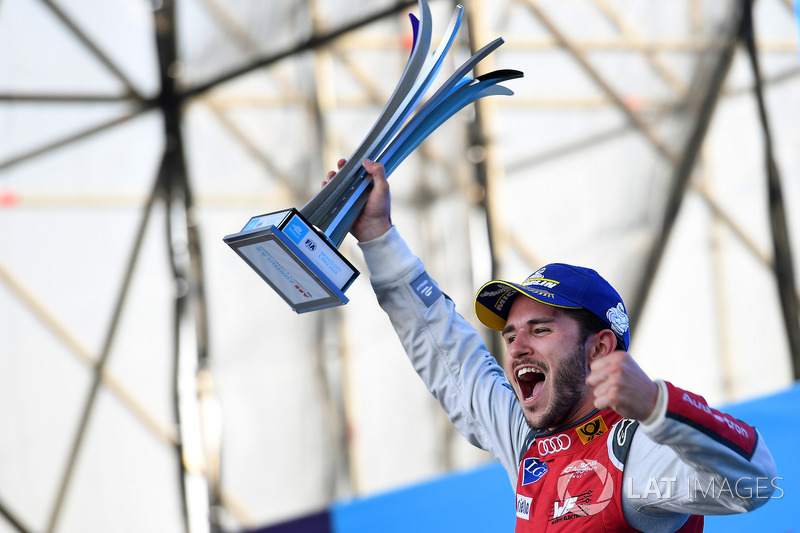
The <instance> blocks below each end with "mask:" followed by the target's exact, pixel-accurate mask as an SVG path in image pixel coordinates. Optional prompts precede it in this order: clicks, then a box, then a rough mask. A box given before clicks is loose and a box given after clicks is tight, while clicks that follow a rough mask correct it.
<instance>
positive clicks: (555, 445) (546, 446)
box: [536, 434, 572, 457]
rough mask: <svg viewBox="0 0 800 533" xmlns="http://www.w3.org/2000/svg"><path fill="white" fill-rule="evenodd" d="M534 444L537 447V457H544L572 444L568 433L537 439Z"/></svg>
mask: <svg viewBox="0 0 800 533" xmlns="http://www.w3.org/2000/svg"><path fill="white" fill-rule="evenodd" d="M536 445H537V446H538V447H539V457H544V456H545V455H549V454H551V453H556V452H561V451H564V450H566V449H568V448H569V447H570V446H571V445H572V440H571V439H570V438H569V435H566V434H562V435H557V436H555V437H550V438H549V439H541V440H537V441H536Z"/></svg>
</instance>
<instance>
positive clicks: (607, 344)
mask: <svg viewBox="0 0 800 533" xmlns="http://www.w3.org/2000/svg"><path fill="white" fill-rule="evenodd" d="M586 344H587V346H586V355H587V356H588V358H589V364H592V362H593V361H594V360H595V359H597V358H598V357H605V356H606V355H608V354H610V353H613V352H614V351H616V349H617V336H616V335H614V332H613V331H611V330H610V329H604V330H602V331H598V332H597V333H595V334H594V335H589V338H588V339H587V340H586Z"/></svg>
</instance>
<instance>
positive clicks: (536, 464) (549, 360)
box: [329, 160, 777, 532]
mask: <svg viewBox="0 0 800 533" xmlns="http://www.w3.org/2000/svg"><path fill="white" fill-rule="evenodd" d="M343 163H344V161H340V162H339V168H341V166H342V164H343ZM364 167H365V169H366V170H367V172H369V174H370V175H371V176H372V177H373V189H372V191H371V193H370V195H369V197H368V199H367V203H366V205H365V207H364V210H363V211H362V213H361V215H360V216H359V218H358V219H356V221H355V223H354V224H353V227H352V228H351V233H353V235H354V236H355V237H356V239H358V241H359V246H360V247H361V249H362V251H363V253H364V257H365V259H366V262H367V265H368V266H369V270H370V282H371V283H372V285H373V288H374V290H375V294H376V295H377V298H378V301H379V303H380V305H381V307H382V308H383V309H384V310H385V311H386V313H387V314H388V315H389V318H390V319H391V321H392V324H393V326H394V328H395V330H396V331H397V334H398V336H399V338H400V340H401V342H402V343H403V346H404V348H405V350H406V352H407V354H408V356H409V359H410V360H411V363H412V364H413V366H414V368H415V370H416V371H417V373H418V374H419V375H420V377H421V378H422V379H423V381H424V382H425V384H426V385H427V386H428V389H429V390H430V391H431V393H432V394H433V395H434V396H435V397H436V398H437V399H438V400H439V402H440V403H441V405H442V407H443V408H444V410H445V411H446V412H447V414H448V415H449V417H450V420H451V421H452V422H453V424H455V426H456V427H457V428H458V430H459V431H460V432H461V433H462V434H463V435H464V436H465V437H466V438H467V440H468V441H469V442H471V443H472V444H474V445H476V446H478V447H480V448H482V449H485V450H488V451H489V452H491V453H492V454H493V455H494V456H495V457H496V458H497V459H498V461H499V462H500V463H501V464H502V465H503V466H504V467H505V469H506V471H507V472H508V475H509V478H510V479H511V482H512V484H513V485H514V487H515V488H516V498H517V505H516V511H517V531H539V530H542V529H547V528H551V529H553V530H568V529H569V530H581V531H584V530H585V531H596V530H610V531H633V530H641V531H648V532H649V531H677V530H680V531H701V530H702V528H703V518H702V516H703V515H708V514H729V513H738V512H747V511H750V510H752V509H754V508H756V507H758V506H760V505H762V504H763V503H765V502H766V501H767V500H768V499H769V498H770V496H771V495H772V492H773V490H774V489H775V488H777V487H776V485H775V479H776V477H775V476H776V474H775V464H774V461H773V460H772V457H771V455H770V453H769V450H768V449H767V448H766V445H765V444H764V442H763V440H762V439H761V437H760V435H759V434H758V432H757V431H756V430H755V429H754V428H752V427H750V426H749V425H747V424H745V423H743V422H741V421H738V420H735V419H733V418H732V417H731V416H729V415H726V414H724V413H721V412H719V411H716V410H714V409H711V408H710V407H709V406H708V405H707V403H706V402H705V400H703V398H701V397H699V396H697V395H694V394H692V393H690V392H686V391H683V390H681V389H679V388H677V387H675V386H674V385H672V384H670V383H666V382H663V381H653V380H651V379H650V378H649V377H648V376H647V375H646V374H645V373H644V372H643V371H642V370H641V369H640V368H639V367H638V366H637V365H636V363H635V362H634V361H633V359H632V358H631V356H630V355H629V354H628V353H627V352H626V350H627V348H628V347H629V345H630V330H629V326H628V317H627V314H626V311H625V306H624V304H623V302H622V299H621V298H620V296H619V294H617V291H615V290H614V289H613V288H612V287H611V285H609V284H608V283H607V282H606V281H605V280H604V279H603V278H602V277H601V276H600V275H598V274H597V273H596V272H595V271H593V270H590V269H586V268H582V267H575V266H571V265H564V264H559V263H555V264H551V265H547V266H545V267H543V268H541V269H539V270H537V271H536V272H534V273H533V274H532V275H531V276H529V277H528V278H527V279H526V280H525V281H524V282H523V283H521V284H515V283H509V282H506V281H492V282H490V283H487V284H486V285H484V287H483V288H481V290H480V291H479V292H478V295H477V297H476V301H475V310H476V314H477V316H478V318H479V319H480V320H481V322H483V323H484V324H485V325H487V326H488V327H490V328H492V329H496V330H499V331H502V335H503V339H504V341H505V343H506V348H507V352H506V354H505V357H503V358H501V359H502V360H503V361H504V368H502V369H501V368H500V367H499V366H498V365H497V364H496V362H495V360H494V358H493V357H492V356H491V355H490V354H489V353H488V351H487V349H486V347H485V345H484V343H483V341H482V339H481V337H480V335H479V334H478V333H477V332H476V331H475V330H474V329H473V328H472V327H471V326H470V325H469V324H468V323H467V322H466V321H465V320H464V319H463V318H462V317H461V316H460V315H459V314H458V313H457V312H456V311H455V306H454V304H453V302H452V301H451V300H450V299H449V298H448V297H447V296H446V295H444V294H443V293H442V292H441V291H440V290H439V288H438V287H437V285H436V284H435V283H434V282H433V280H432V279H431V278H430V277H429V276H428V274H427V273H426V272H425V269H424V267H423V265H422V263H421V262H420V261H419V259H417V258H416V257H415V256H414V255H413V254H412V253H411V251H410V250H409V249H408V247H407V246H406V244H405V243H404V242H403V241H402V239H401V238H400V236H399V234H398V232H397V230H396V229H395V228H394V227H393V226H392V223H391V217H390V195H389V185H388V182H387V181H386V178H385V175H384V170H383V167H382V166H381V165H380V164H378V163H374V162H371V161H369V160H365V161H364ZM332 176H333V172H331V173H330V174H329V179H330V177H332Z"/></svg>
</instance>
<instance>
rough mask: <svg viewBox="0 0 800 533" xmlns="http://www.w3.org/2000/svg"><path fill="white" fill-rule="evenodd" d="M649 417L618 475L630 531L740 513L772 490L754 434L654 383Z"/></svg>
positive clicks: (766, 457)
mask: <svg viewBox="0 0 800 533" xmlns="http://www.w3.org/2000/svg"><path fill="white" fill-rule="evenodd" d="M657 383H658V387H659V396H658V401H657V404H656V409H655V410H654V412H653V414H652V415H651V416H650V418H648V419H647V420H645V421H643V422H641V423H640V425H639V428H638V430H637V431H636V433H635V434H634V435H633V437H632V442H631V447H630V451H629V453H628V457H627V458H626V461H625V466H624V471H623V487H622V497H623V510H624V512H625V517H626V519H627V520H628V522H629V523H630V524H631V525H634V527H638V528H640V529H641V528H642V527H645V529H644V530H645V531H649V530H650V529H647V523H648V519H651V518H656V517H658V518H661V519H663V517H664V516H666V515H676V518H677V516H679V515H685V516H686V515H692V514H695V515H699V514H702V515H718V514H732V513H742V512H747V511H751V510H753V509H755V508H756V507H759V506H761V505H763V504H764V503H766V502H767V501H768V500H769V499H770V498H771V497H772V496H773V493H774V492H775V490H776V489H778V488H779V487H778V486H777V480H779V479H780V478H777V475H776V469H775V462H774V460H773V459H772V455H771V454H770V452H769V450H768V449H767V447H766V445H765V443H764V441H763V439H762V438H761V435H760V434H759V433H758V431H757V430H756V429H755V428H753V427H751V426H749V425H748V424H746V423H744V422H742V421H740V420H737V419H735V418H734V417H732V416H731V415H729V414H726V413H723V412H721V411H718V410H716V409H713V408H711V407H710V406H709V405H708V403H707V402H706V401H705V399H703V397H701V396H698V395H696V394H693V393H691V392H688V391H685V390H682V389H680V388H678V387H676V386H674V385H673V384H671V383H668V382H665V381H657Z"/></svg>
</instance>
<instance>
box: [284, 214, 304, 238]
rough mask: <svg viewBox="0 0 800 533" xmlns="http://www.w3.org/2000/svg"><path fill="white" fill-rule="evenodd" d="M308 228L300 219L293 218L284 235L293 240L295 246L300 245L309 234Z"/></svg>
mask: <svg viewBox="0 0 800 533" xmlns="http://www.w3.org/2000/svg"><path fill="white" fill-rule="evenodd" d="M308 229H309V228H308V226H306V225H305V224H303V222H302V221H301V220H300V218H299V217H292V219H291V220H290V221H289V224H287V225H286V229H284V233H285V234H286V236H287V237H289V238H290V239H292V241H293V242H294V243H295V244H300V241H301V240H302V238H303V237H305V236H306V233H308Z"/></svg>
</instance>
